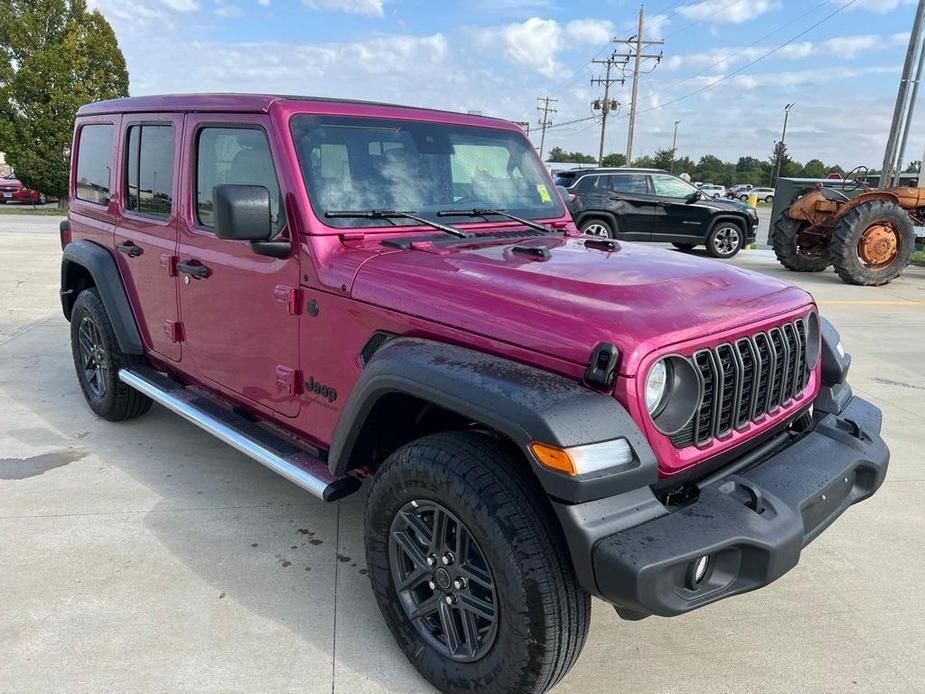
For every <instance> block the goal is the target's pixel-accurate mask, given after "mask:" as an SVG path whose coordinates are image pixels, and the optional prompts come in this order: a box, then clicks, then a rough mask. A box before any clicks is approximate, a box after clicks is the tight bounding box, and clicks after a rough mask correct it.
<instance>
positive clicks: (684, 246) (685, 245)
mask: <svg viewBox="0 0 925 694" xmlns="http://www.w3.org/2000/svg"><path fill="white" fill-rule="evenodd" d="M671 245H672V246H674V247H675V248H677V249H678V250H682V251H689V250H691V249H692V248H694V246H696V245H697V244H696V243H678V242H676V241H672V242H671Z"/></svg>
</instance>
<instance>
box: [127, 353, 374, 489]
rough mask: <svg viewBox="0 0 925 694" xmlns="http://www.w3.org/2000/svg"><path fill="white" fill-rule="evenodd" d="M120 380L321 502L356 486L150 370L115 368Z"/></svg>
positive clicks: (354, 481) (357, 484)
mask: <svg viewBox="0 0 925 694" xmlns="http://www.w3.org/2000/svg"><path fill="white" fill-rule="evenodd" d="M119 380H120V381H122V382H123V383H125V384H127V385H129V386H131V387H132V388H134V389H135V390H137V391H139V392H141V393H144V394H145V395H147V396H148V397H149V398H151V399H152V400H154V402H157V403H160V404H161V405H163V406H164V407H166V408H167V409H168V410H170V411H172V412H175V413H176V414H178V415H180V416H181V417H183V418H184V419H186V420H187V421H190V422H192V423H193V424H195V425H196V426H198V427H199V428H200V429H204V430H205V431H207V432H209V433H210V434H212V435H213V436H215V437H216V438H218V439H221V440H222V441H224V442H225V443H227V444H228V445H229V446H231V447H232V448H236V449H237V450H239V451H241V453H243V454H244V455H246V456H249V457H251V458H253V459H254V460H256V461H257V462H258V463H260V464H261V465H263V466H265V467H267V468H269V469H270V470H272V471H273V472H275V473H277V474H278V475H282V476H283V477H285V478H286V479H287V480H289V481H290V482H293V483H295V484H297V485H298V486H300V487H302V489H305V490H306V491H308V492H310V493H311V494H312V495H314V496H316V497H317V498H319V499H321V500H322V501H336V500H337V499H341V498H343V497H345V496H347V495H348V494H352V493H353V492H355V491H356V490H357V489H359V487H360V481H359V480H358V479H356V478H355V477H349V476H348V477H340V478H335V477H333V476H332V475H331V473H330V471H329V470H328V466H327V464H326V463H325V462H324V461H323V460H321V459H319V458H316V457H314V456H312V455H310V454H309V453H307V452H306V451H304V450H302V449H301V448H298V447H296V446H295V445H294V444H292V443H291V442H289V441H287V440H286V439H284V438H283V437H281V436H277V435H276V434H274V433H272V432H270V431H268V430H266V429H263V428H261V427H259V426H257V425H256V424H254V423H253V422H252V421H250V420H249V419H247V418H245V417H242V416H241V415H238V414H235V413H234V412H231V411H229V410H226V409H225V408H223V407H221V406H220V405H218V404H217V403H215V402H213V401H212V400H210V399H208V398H206V397H204V396H202V395H200V394H199V393H197V392H195V391H193V390H191V389H189V388H185V387H183V386H182V385H181V384H179V383H177V382H175V381H172V380H171V379H169V378H167V377H166V376H164V375H163V374H161V373H160V372H158V371H155V370H154V369H149V368H145V367H136V368H132V369H120V370H119Z"/></svg>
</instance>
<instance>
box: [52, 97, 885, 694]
mask: <svg viewBox="0 0 925 694" xmlns="http://www.w3.org/2000/svg"><path fill="white" fill-rule="evenodd" d="M72 151H73V152H74V156H73V159H72V164H71V165H72V171H71V178H70V201H71V204H70V210H69V214H68V217H69V218H68V219H67V220H65V221H63V222H62V223H61V228H60V229H61V243H62V247H63V253H62V268H61V282H62V284H61V300H62V308H63V310H64V314H65V316H66V317H67V319H68V320H69V321H70V326H71V328H70V329H71V342H72V354H73V358H74V363H75V367H76V371H77V380H78V381H79V384H80V387H81V390H82V391H83V394H84V396H85V398H86V401H87V403H88V405H89V406H90V408H91V409H92V410H93V411H94V412H95V413H96V414H98V415H99V416H100V417H103V418H105V419H108V420H110V421H122V420H128V419H131V418H134V417H138V416H140V415H143V414H144V413H145V412H146V411H147V410H148V409H150V407H151V405H152V402H156V403H158V404H159V405H160V406H162V407H164V408H166V409H168V410H170V411H172V412H175V413H177V414H179V415H180V416H181V417H183V418H184V419H186V420H187V421H189V422H190V423H192V424H194V425H196V426H199V427H201V428H202V429H204V430H205V431H207V432H209V433H210V434H212V435H214V436H216V437H218V438H219V439H220V440H221V441H224V442H225V443H227V444H229V445H230V446H232V447H233V448H235V449H237V450H238V451H239V452H241V453H243V454H244V455H247V456H249V457H251V458H253V459H254V460H256V461H257V462H259V463H261V464H263V465H265V466H267V467H268V468H270V469H271V470H273V471H274V472H276V473H279V474H281V475H283V476H284V477H285V478H287V479H288V480H290V481H291V482H293V483H295V484H296V485H299V486H300V487H302V488H304V489H305V490H306V491H308V492H310V493H311V494H313V495H314V496H316V497H318V498H319V499H321V500H323V501H328V502H330V501H335V500H337V499H339V498H342V497H344V496H346V495H348V494H351V493H353V492H356V491H357V490H358V489H359V488H360V486H361V483H362V482H364V481H366V483H367V487H368V493H367V494H366V499H365V504H366V513H365V541H366V567H367V570H368V580H369V581H370V583H371V587H372V590H373V593H374V595H375V598H376V600H377V602H378V604H379V607H380V609H381V611H382V613H383V616H384V618H385V621H386V623H387V624H388V626H389V628H390V630H391V632H392V634H393V635H394V636H395V638H396V639H397V641H398V643H399V644H400V646H401V648H402V649H403V650H404V652H405V654H406V655H407V656H408V658H409V659H410V660H411V662H412V663H413V664H414V666H415V667H416V668H417V669H418V671H419V672H420V673H421V674H422V675H423V676H424V677H426V678H427V679H428V680H429V681H430V682H431V683H432V684H433V685H434V686H436V687H437V688H438V689H440V690H441V691H444V692H464V691H465V692H470V691H478V692H480V694H496V693H497V694H500V693H502V692H512V691H516V692H519V693H538V692H544V691H546V690H547V689H549V688H550V687H552V686H553V685H555V684H556V683H557V682H558V681H559V680H560V679H561V678H562V677H563V676H564V675H565V673H566V672H568V670H569V668H570V667H571V666H572V664H573V663H574V662H575V660H576V659H577V658H578V654H579V653H580V652H581V649H582V646H583V645H584V642H585V639H586V637H587V636H588V624H589V619H590V615H591V609H590V608H591V603H590V598H591V596H598V597H600V598H602V599H603V600H605V601H607V602H609V603H611V604H613V605H614V606H615V607H616V609H617V611H618V613H619V614H620V615H621V616H622V617H624V618H626V619H640V618H642V617H646V616H648V615H653V614H654V615H663V616H671V615H678V614H682V613H684V612H688V611H690V610H694V609H697V608H700V607H702V606H704V605H707V604H709V603H713V602H715V601H717V600H721V599H723V598H728V597H730V596H733V595H738V594H739V593H744V592H746V591H750V590H754V589H756V588H760V587H762V586H765V585H767V584H769V583H771V582H772V581H774V580H776V579H778V578H779V577H780V576H782V575H783V574H784V573H786V572H787V571H789V570H790V569H792V568H793V567H794V566H795V565H796V564H797V562H798V561H799V559H800V555H801V553H802V552H803V550H804V547H805V546H806V545H808V544H809V543H810V542H811V541H812V540H814V539H815V538H816V537H817V536H819V535H820V534H821V533H822V532H823V531H824V530H825V529H826V528H827V527H828V526H829V525H830V524H831V523H833V522H834V521H835V520H836V518H837V517H838V516H840V515H841V514H842V513H843V512H844V511H845V510H846V509H847V508H848V507H849V506H851V505H852V504H855V503H857V502H859V501H862V500H864V499H866V498H867V497H869V496H871V495H872V494H874V492H876V490H877V488H878V487H879V486H880V484H881V483H882V482H883V479H884V476H885V475H886V471H887V464H888V460H889V450H888V449H887V447H886V445H885V444H884V442H883V440H882V439H881V437H880V428H881V419H882V417H881V413H880V410H878V409H877V408H876V407H875V406H874V405H872V404H871V403H869V402H867V401H865V400H864V399H863V398H862V397H861V396H860V395H855V394H854V393H853V392H852V390H851V387H850V386H849V385H848V383H847V381H846V377H847V373H848V367H849V365H850V362H851V357H850V355H849V354H847V353H846V352H845V350H844V348H843V346H842V344H841V341H840V338H839V336H838V333H837V332H836V331H835V328H833V327H832V326H831V325H830V324H829V323H828V322H826V321H825V320H824V319H823V318H821V317H820V316H819V313H818V311H817V309H816V305H815V303H814V301H813V298H812V297H811V296H810V295H809V294H807V293H806V292H804V291H802V290H800V289H798V288H796V287H793V286H791V285H789V284H786V283H784V282H782V281H780V280H778V279H775V278H773V277H769V276H767V275H759V274H754V273H750V272H748V271H746V270H742V269H739V268H735V267H731V266H728V265H725V264H723V263H718V262H715V261H712V260H706V259H703V258H696V257H691V256H685V255H680V254H677V253H673V252H668V251H664V250H661V249H657V248H652V247H651V246H646V245H643V244H633V243H626V242H623V241H619V240H617V239H611V238H602V237H600V236H591V235H587V234H581V233H579V231H578V229H577V228H576V227H575V224H574V222H573V220H572V218H571V217H570V216H569V214H568V212H567V210H566V208H565V206H564V205H563V204H562V200H561V198H560V195H559V193H558V191H557V189H556V187H555V185H554V184H553V182H552V180H551V179H550V178H549V174H548V172H547V170H546V168H545V167H544V166H543V163H542V162H541V161H540V159H539V157H538V156H537V154H536V152H535V150H534V149H533V147H532V145H531V144H530V142H529V141H528V140H527V139H526V137H525V136H524V133H523V130H522V129H521V128H520V127H519V126H518V125H516V124H514V123H509V122H506V121H501V120H497V119H494V118H485V117H482V116H475V115H465V114H457V113H447V112H442V111H433V110H423V109H414V108H405V107H400V106H389V105H383V104H371V103H362V102H351V101H334V100H330V99H317V98H308V97H306V98H298V97H275V96H261V95H239V94H234V95H227V94H226V95H221V94H214V95H184V96H163V97H156V96H148V97H134V98H127V99H118V100H115V101H105V102H101V103H96V104H91V105H88V106H84V107H82V108H81V109H80V110H79V112H78V115H77V123H76V129H75V133H74V146H73V149H72ZM652 200H653V201H650V202H649V203H639V204H640V210H639V211H638V214H640V215H642V214H644V204H648V205H649V208H648V209H649V210H650V214H654V213H653V212H651V210H652V209H653V207H652V206H653V205H654V204H655V202H654V201H655V200H656V198H655V197H654V196H653V198H652ZM671 204H672V205H677V206H681V207H683V206H684V205H685V204H686V203H685V202H684V201H683V200H682V201H681V202H677V201H675V202H672V203H671ZM691 206H692V205H687V207H691ZM742 232H743V233H745V229H744V228H743V229H742ZM62 405H63V406H64V407H67V406H68V405H69V403H67V402H65V403H62ZM139 431H140V429H135V428H131V427H130V428H126V429H123V432H124V433H123V436H124V437H125V440H126V445H130V443H129V442H130V441H131V439H132V437H133V436H136V435H138V434H137V433H136V432H139ZM177 445H178V444H177V442H176V441H175V440H171V439H170V438H168V439H167V440H165V441H164V446H165V447H169V448H170V449H171V450H173V449H174V448H175V447H176V446H177ZM152 456H156V452H152ZM194 457H195V453H192V452H191V453H190V458H191V461H190V463H191V464H196V461H195V460H192V459H193V458H194ZM146 464H147V462H146V461H142V462H139V465H146ZM236 469H237V468H236V467H230V468H228V469H227V470H226V471H225V472H223V473H222V475H233V474H234V470H236ZM222 479H223V478H221V477H218V478H217V480H216V481H218V482H221V480H222ZM287 513H288V512H287ZM864 522H873V521H872V520H871V516H870V514H868V516H867V520H866V521H865V520H864V519H863V518H862V519H855V523H856V524H857V523H864ZM855 527H856V526H855ZM843 531H844V529H843ZM214 541H215V543H216V544H220V543H222V541H223V540H222V538H221V537H216V538H215V539H214ZM884 541H886V538H885V540H884ZM239 544H240V541H239ZM222 551H228V552H234V551H237V549H236V548H233V547H227V548H224V549H223V550H222ZM807 551H811V550H807ZM217 554H220V552H217ZM222 570H223V569H222V567H221V566H217V567H216V568H215V571H217V572H219V573H221V571H222ZM253 570H254V571H255V572H260V571H265V570H266V567H265V566H261V565H257V564H255V565H254V569H253ZM810 574H812V572H806V573H804V574H803V577H802V579H801V580H806V579H807V577H808V576H809V575H810ZM817 590H818V592H819V593H820V594H822V593H823V592H824V588H823V587H819V588H818V589H817ZM776 599H778V600H780V596H779V595H778V597H777V598H776ZM835 600H836V601H837V597H836V598H835ZM827 608H829V606H828V605H824V606H823V605H820V606H819V611H820V612H822V610H823V609H827ZM729 609H730V610H735V609H742V610H743V612H742V613H741V614H743V615H744V616H745V617H744V618H743V619H742V620H741V622H740V623H739V624H738V625H737V626H735V627H732V628H740V629H741V630H743V631H744V630H748V631H753V630H754V628H755V625H754V624H753V623H752V622H753V621H754V620H749V619H748V618H747V615H749V614H752V613H753V612H754V608H751V609H752V612H749V611H748V610H749V608H747V607H745V605H744V603H742V602H736V603H734V605H733V606H730V608H729ZM729 624H730V622H724V623H723V624H722V625H720V626H719V628H718V629H713V628H712V626H713V624H712V622H711V621H710V618H709V617H707V618H705V619H703V620H702V621H701V625H702V630H703V644H705V646H704V647H705V648H706V649H709V648H710V645H709V644H711V643H713V642H715V641H716V634H717V632H719V631H722V632H725V631H727V630H728V629H729V628H731V627H729V626H728V625H729ZM364 628H367V629H373V628H376V626H375V625H373V624H370V625H368V626H365V627H364ZM759 628H760V627H759ZM645 633H649V634H652V633H654V632H642V631H636V632H634V636H628V637H627V638H637V639H640V640H643V639H644V638H645V637H644V634H645ZM659 634H660V635H662V637H661V638H660V639H659V640H656V639H653V640H651V641H648V642H645V641H643V642H641V643H640V645H639V648H640V649H643V650H644V651H646V652H651V653H653V654H659V653H660V654H662V655H663V656H664V658H665V659H667V660H665V662H667V661H668V660H670V659H671V657H672V656H671V654H672V653H673V651H672V650H671V649H672V648H673V647H674V646H673V644H671V643H670V639H671V637H670V635H669V634H670V630H669V629H668V628H666V627H659ZM596 636H597V637H598V638H600V636H601V634H600V633H598V634H597V635H596ZM722 636H723V637H725V636H726V634H725V633H723V634H722ZM607 648H609V647H607V646H598V647H597V650H598V652H604V651H605V650H607ZM795 657H798V656H797V655H795ZM370 667H375V661H374V660H373V661H371V664H370ZM679 677H683V675H679ZM418 687H419V685H418V684H417V683H411V684H409V689H416V688H418Z"/></svg>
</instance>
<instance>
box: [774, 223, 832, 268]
mask: <svg viewBox="0 0 925 694" xmlns="http://www.w3.org/2000/svg"><path fill="white" fill-rule="evenodd" d="M804 226H806V222H801V221H799V220H796V219H792V218H790V217H788V216H787V215H786V213H785V214H782V215H781V216H780V219H778V220H777V224H775V225H774V228H773V229H772V230H771V236H770V238H769V239H768V240H769V241H770V242H771V247H772V248H773V249H774V255H776V256H777V260H778V261H779V262H780V264H781V265H783V266H784V267H785V268H787V269H788V270H792V271H793V272H820V271H822V270H825V269H826V268H827V267H828V266H829V265H831V261H830V260H829V243H828V240H827V239H826V238H824V237H822V236H816V237H806V238H802V239H801V236H800V231H801V230H802V228H803V227H804Z"/></svg>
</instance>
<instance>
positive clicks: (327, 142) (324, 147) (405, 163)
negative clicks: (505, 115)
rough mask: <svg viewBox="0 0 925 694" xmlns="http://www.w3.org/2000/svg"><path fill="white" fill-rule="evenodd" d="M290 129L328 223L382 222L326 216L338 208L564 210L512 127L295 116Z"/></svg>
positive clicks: (543, 213)
mask: <svg viewBox="0 0 925 694" xmlns="http://www.w3.org/2000/svg"><path fill="white" fill-rule="evenodd" d="M291 128H292V138H293V141H294V143H295V148H296V152H297V153H298V157H299V165H300V167H301V169H302V176H303V178H304V179H305V186H306V188H307V189H308V194H309V198H310V199H311V203H312V208H313V209H314V210H315V214H316V215H317V216H318V218H319V219H322V220H324V222H325V224H328V225H329V226H334V227H357V226H383V221H382V220H381V219H360V218H328V219H326V218H325V213H327V212H332V211H338V210H402V211H413V212H416V213H417V214H419V215H420V216H422V217H425V218H427V219H436V217H437V213H438V212H440V211H445V210H453V209H458V208H460V207H465V208H474V207H478V208H492V209H503V210H506V211H508V212H510V213H511V214H515V215H517V216H520V217H524V218H526V219H541V218H542V219H549V218H554V217H559V216H561V215H562V214H563V211H562V207H561V202H560V200H559V195H558V193H557V192H556V191H555V190H553V189H552V185H551V183H550V181H549V178H548V175H547V173H546V170H545V168H544V167H543V164H542V163H541V162H540V161H539V159H538V158H537V156H536V153H535V151H534V150H533V147H532V145H531V144H530V143H529V142H528V141H527V139H526V138H525V137H524V136H523V135H521V134H519V133H516V132H513V131H510V130H495V129H492V128H479V127H472V126H463V125H444V124H439V123H427V122H418V121H398V120H380V119H372V118H350V117H342V116H309V115H304V116H295V117H293V119H292V124H291ZM441 219H443V220H447V217H445V216H444V217H442V218H441ZM449 219H450V220H452V223H454V224H458V223H461V222H462V221H463V219H464V218H462V217H461V218H460V219H459V220H455V219H453V217H452V216H451V217H450V218H449ZM478 221H482V220H478ZM391 223H393V224H398V225H401V222H399V221H398V220H392V222H391Z"/></svg>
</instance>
